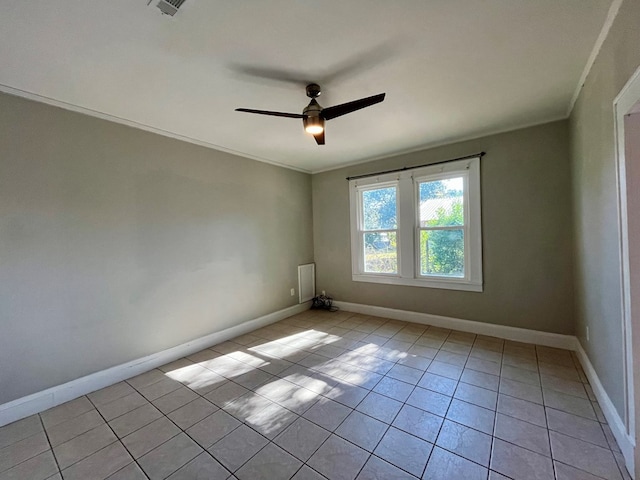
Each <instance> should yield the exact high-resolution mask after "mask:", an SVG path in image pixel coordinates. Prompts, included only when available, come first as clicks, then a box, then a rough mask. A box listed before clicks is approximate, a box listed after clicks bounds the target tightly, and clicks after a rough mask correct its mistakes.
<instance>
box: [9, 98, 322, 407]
mask: <svg viewBox="0 0 640 480" xmlns="http://www.w3.org/2000/svg"><path fill="white" fill-rule="evenodd" d="M0 152H1V156H0V404H2V403H5V402H8V401H10V400H13V399H16V398H19V397H21V396H24V395H27V394H30V393H33V392H36V391H39V390H42V389H45V388H47V387H51V386H54V385H58V384H61V383H63V382H66V381H69V380H72V379H75V378H78V377H80V376H83V375H86V374H90V373H92V372H96V371H99V370H102V369H105V368H108V367H111V366H114V365H117V364H120V363H123V362H127V361H129V360H132V359H136V358H139V357H142V356H145V355H148V354H151V353H155V352H158V351H160V350H163V349H165V348H168V347H172V346H174V345H178V344H180V343H183V342H186V341H188V340H191V339H194V338H197V337H200V336H202V335H205V334H209V333H212V332H215V331H219V330H222V329H224V328H227V327H230V326H233V325H237V324H239V323H241V322H244V321H247V320H250V319H253V318H256V317H258V316H261V315H264V314H267V313H271V312H273V311H276V310H279V309H282V308H285V307H287V306H290V305H293V304H295V303H297V296H296V297H291V296H290V293H289V290H290V288H292V287H295V288H296V290H297V265H298V264H300V263H307V262H310V261H313V238H312V230H311V229H312V221H311V215H312V210H311V179H310V176H309V175H306V174H302V173H297V172H294V171H291V170H287V169H283V168H278V167H274V166H271V165H267V164H264V163H259V162H255V161H252V160H248V159H245V158H240V157H236V156H233V155H229V154H226V153H221V152H217V151H214V150H211V149H207V148H202V147H198V146H195V145H191V144H187V143H184V142H180V141H177V140H172V139H169V138H165V137H162V136H158V135H154V134H151V133H146V132H143V131H140V130H136V129H133V128H129V127H125V126H122V125H118V124H115V123H111V122H107V121H102V120H98V119H95V118H92V117H88V116H84V115H80V114H77V113H73V112H69V111H66V110H62V109H58V108H54V107H50V106H47V105H44V104H40V103H35V102H31V101H27V100H24V99H20V98H17V97H11V96H8V95H2V94H0Z"/></svg>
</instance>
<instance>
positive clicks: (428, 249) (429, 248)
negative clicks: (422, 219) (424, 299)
mask: <svg viewBox="0 0 640 480" xmlns="http://www.w3.org/2000/svg"><path fill="white" fill-rule="evenodd" d="M420 274H421V275H442V276H450V277H464V231H463V230H462V229H460V230H458V229H455V230H421V231H420Z"/></svg>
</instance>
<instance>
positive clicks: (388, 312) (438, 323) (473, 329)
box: [333, 302, 577, 350]
mask: <svg viewBox="0 0 640 480" xmlns="http://www.w3.org/2000/svg"><path fill="white" fill-rule="evenodd" d="M333 303H334V305H335V306H336V307H339V308H340V309H341V310H346V311H347V312H355V313H362V314H363V315H374V316H376V317H385V318H392V319H394V320H404V321H405V322H414V323H421V324H424V325H433V326H435V327H443V328H451V329H453V330H460V331H463V332H470V333H475V334H478V335H488V336H491V337H498V338H504V339H506V340H514V341H517V342H525V343H535V344H538V345H544V346H546V347H556V348H564V349H567V350H575V349H576V342H577V339H576V337H574V336H573V335H561V334H559V333H549V332H541V331H539V330H528V329H526V328H517V327H508V326H505V325H495V324H492V323H484V322H477V321H473V320H462V319H460V318H452V317H443V316H440V315H431V314H429V313H419V312H410V311H408V310H396V309H394V308H386V307H375V306H372V305H362V304H359V303H349V302H333Z"/></svg>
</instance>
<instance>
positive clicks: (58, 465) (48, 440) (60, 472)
mask: <svg viewBox="0 0 640 480" xmlns="http://www.w3.org/2000/svg"><path fill="white" fill-rule="evenodd" d="M37 415H38V420H39V421H40V425H41V426H42V431H43V432H44V435H45V438H46V439H47V443H48V444H49V448H50V449H51V456H52V457H53V461H54V462H56V468H57V469H58V472H57V473H59V474H60V476H62V469H61V468H60V463H59V462H58V457H57V456H56V454H55V452H54V451H53V445H52V444H51V440H50V439H49V432H47V429H46V427H45V426H44V421H43V420H42V416H41V415H40V414H39V413H38V414H37ZM31 458H33V457H31ZM25 462H26V460H25ZM21 463H24V462H21ZM14 466H15V465H14ZM11 468H13V467H11ZM54 475H55V474H54ZM52 476H53V475H49V477H47V478H50V477H52Z"/></svg>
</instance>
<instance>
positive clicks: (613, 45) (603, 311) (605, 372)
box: [570, 0, 640, 418]
mask: <svg viewBox="0 0 640 480" xmlns="http://www.w3.org/2000/svg"><path fill="white" fill-rule="evenodd" d="M639 24H640V2H638V1H637V0H626V1H625V2H623V4H622V6H621V7H620V11H619V12H618V15H617V17H616V19H615V22H614V24H613V26H612V28H611V30H610V32H609V35H608V36H607V39H606V40H605V42H604V44H603V45H602V48H601V50H600V52H599V54H598V57H597V58H596V61H595V63H594V65H593V67H592V69H591V72H590V73H589V75H588V77H587V80H586V82H585V85H584V87H583V89H582V91H581V93H580V96H579V97H578V101H577V103H576V105H575V108H574V110H573V112H572V114H571V118H570V126H571V127H570V128H571V156H572V173H573V185H574V186H573V190H574V204H575V214H574V218H575V238H576V300H577V302H576V305H577V309H576V318H577V323H576V333H577V335H578V337H579V338H580V341H581V343H582V345H583V346H584V348H585V350H586V352H587V354H588V356H589V359H590V360H591V362H592V364H593V366H594V368H595V369H596V372H597V373H598V377H599V378H600V380H601V381H602V384H603V385H604V387H605V389H606V391H607V393H608V394H609V396H610V397H611V400H612V401H613V403H614V405H615V406H616V408H617V409H618V413H620V415H621V416H622V417H623V418H624V415H623V414H624V378H623V357H622V354H623V352H622V312H621V303H620V302H621V289H620V262H619V259H618V254H619V250H618V245H619V241H620V239H619V235H618V225H617V221H618V209H617V193H616V165H615V132H614V128H615V127H614V115H613V101H614V99H615V97H616V96H617V95H618V93H619V92H620V90H621V89H622V87H623V86H624V85H625V83H626V82H627V81H628V80H629V78H630V77H631V75H632V74H633V73H634V71H635V70H636V69H637V68H638V65H639V64H640V48H638V46H639V45H640V29H639V28H638V25H639ZM587 326H589V331H590V339H591V341H589V342H588V341H587V339H586V335H585V333H586V327H587Z"/></svg>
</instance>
